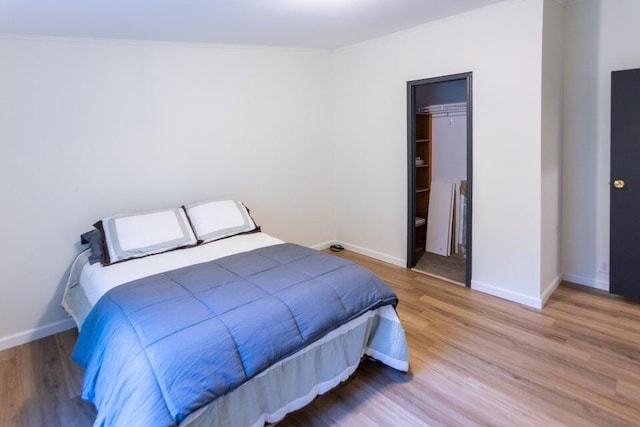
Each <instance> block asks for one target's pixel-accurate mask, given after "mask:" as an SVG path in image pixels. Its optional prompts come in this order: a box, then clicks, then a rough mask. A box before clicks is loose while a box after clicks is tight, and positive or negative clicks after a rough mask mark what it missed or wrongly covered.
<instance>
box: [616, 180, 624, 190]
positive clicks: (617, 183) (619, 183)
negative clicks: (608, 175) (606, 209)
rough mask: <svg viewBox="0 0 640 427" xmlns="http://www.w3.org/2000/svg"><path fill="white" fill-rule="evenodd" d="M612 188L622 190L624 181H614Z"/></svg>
mask: <svg viewBox="0 0 640 427" xmlns="http://www.w3.org/2000/svg"><path fill="white" fill-rule="evenodd" d="M613 186H614V187H615V188H618V189H619V188H624V180H622V179H616V180H614V181H613Z"/></svg>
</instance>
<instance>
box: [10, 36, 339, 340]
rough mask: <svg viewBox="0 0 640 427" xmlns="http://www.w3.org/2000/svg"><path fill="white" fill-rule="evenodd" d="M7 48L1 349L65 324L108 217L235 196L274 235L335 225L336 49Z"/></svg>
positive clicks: (87, 44) (93, 43)
mask: <svg viewBox="0 0 640 427" xmlns="http://www.w3.org/2000/svg"><path fill="white" fill-rule="evenodd" d="M0 58H2V66H0V94H2V95H1V96H0V150H1V152H0V195H1V197H2V205H3V209H2V220H1V221H0V235H1V236H2V239H0V258H1V259H2V269H0V284H1V285H0V286H1V289H2V298H0V348H2V347H6V346H9V345H11V344H16V343H18V342H22V341H24V339H28V338H29V337H32V336H38V335H39V334H40V335H41V334H42V333H51V332H54V331H55V329H56V328H62V327H64V326H65V325H69V324H68V323H64V319H66V314H65V313H64V312H63V310H62V309H61V308H60V300H61V296H62V291H63V278H64V275H65V271H66V269H67V267H68V265H69V264H70V263H71V261H72V260H73V257H74V255H75V254H76V252H77V250H78V248H77V244H78V240H79V235H80V233H82V232H84V231H87V230H89V229H90V228H91V224H92V223H93V222H95V221H96V220H97V219H99V218H101V217H104V216H107V215H111V214H114V213H118V212H135V211H141V210H146V209H155V208H162V207H170V206H177V205H180V204H183V203H189V202H195V201H198V200H204V199H209V198H221V197H234V198H238V199H240V200H242V201H244V202H245V203H246V204H247V205H248V206H249V207H250V208H251V210H252V214H254V216H255V218H256V221H257V222H258V223H259V224H261V225H262V226H263V229H264V230H265V231H266V232H268V233H271V234H273V235H276V236H279V237H281V238H283V239H286V240H289V241H294V242H299V243H302V244H307V245H315V244H321V243H323V242H327V241H330V240H332V239H333V238H334V224H333V216H334V211H333V188H332V182H333V172H332V169H331V166H330V165H331V164H332V163H333V144H332V116H331V111H332V87H331V53H330V52H328V51H320V50H304V49H284V48H283V49H277V48H249V47H224V46H207V45H188V44H167V43H136V42H131V43H128V42H111V41H98V40H78V39H77V40H64V39H37V38H25V39H19V38H3V39H0ZM60 321H62V322H63V323H56V322H60ZM47 325H48V326H47ZM38 328H44V329H38ZM32 329H36V330H35V331H32ZM15 334H17V335H15Z"/></svg>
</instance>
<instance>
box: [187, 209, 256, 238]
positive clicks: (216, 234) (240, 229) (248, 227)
mask: <svg viewBox="0 0 640 427" xmlns="http://www.w3.org/2000/svg"><path fill="white" fill-rule="evenodd" d="M216 201H217V200H216ZM219 201H221V202H222V201H224V200H219ZM213 202H215V201H214V200H210V201H207V202H201V203H195V204H193V205H189V206H185V212H186V213H187V217H188V216H189V209H191V208H195V207H198V206H201V205H206V204H208V203H213ZM232 202H233V203H235V205H236V207H237V208H238V212H240V215H241V216H242V220H243V223H242V225H239V226H237V227H230V228H223V229H221V230H217V231H212V232H211V233H207V234H203V235H199V234H197V231H196V230H195V228H194V230H193V231H194V232H195V233H196V237H197V238H198V240H200V241H201V242H202V243H207V242H211V241H213V240H219V239H223V238H225V237H230V236H234V235H236V234H241V233H246V232H248V231H252V230H255V229H256V224H255V223H254V222H253V219H252V218H251V216H250V215H249V212H248V209H247V208H246V207H245V206H244V205H243V204H242V203H240V202H239V201H237V200H232Z"/></svg>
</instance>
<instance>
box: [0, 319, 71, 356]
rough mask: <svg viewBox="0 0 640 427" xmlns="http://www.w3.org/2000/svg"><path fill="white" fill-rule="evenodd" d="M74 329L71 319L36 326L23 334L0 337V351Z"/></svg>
mask: <svg viewBox="0 0 640 427" xmlns="http://www.w3.org/2000/svg"><path fill="white" fill-rule="evenodd" d="M75 327H76V324H75V322H74V321H73V319H71V318H69V319H65V320H60V321H58V322H53V323H49V324H48V325H44V326H38V327H37V328H33V329H29V330H26V331H24V332H18V333H17V334H13V335H9V336H7V337H1V338H0V351H2V350H6V349H8V348H11V347H16V346H18V345H22V344H26V343H28V342H31V341H35V340H38V339H40V338H44V337H48V336H49V335H53V334H57V333H58V332H62V331H66V330H67V329H73V328H75Z"/></svg>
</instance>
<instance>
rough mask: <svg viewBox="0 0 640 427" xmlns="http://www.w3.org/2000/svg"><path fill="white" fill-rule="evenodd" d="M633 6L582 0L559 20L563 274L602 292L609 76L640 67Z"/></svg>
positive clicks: (639, 10)
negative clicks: (562, 95)
mask: <svg viewBox="0 0 640 427" xmlns="http://www.w3.org/2000/svg"><path fill="white" fill-rule="evenodd" d="M639 16H640V2H639V1H637V0H606V1H605V0H583V1H580V2H576V3H573V4H571V5H569V6H568V7H567V9H566V19H565V121H564V143H563V153H562V158H563V160H562V169H563V173H562V194H563V199H564V202H563V215H562V229H563V233H562V270H563V272H564V278H565V279H566V280H570V281H573V282H576V283H580V284H583V285H587V286H593V287H596V288H601V289H606V290H608V289H609V275H608V271H606V269H604V268H602V263H603V262H605V263H608V260H609V185H608V182H609V174H610V166H609V161H610V156H609V149H610V120H611V117H610V114H611V108H610V103H611V72H612V71H614V70H622V69H630V68H639V67H640V51H639V50H638V47H637V42H636V41H637V40H640V26H639V25H638V17H639Z"/></svg>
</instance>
